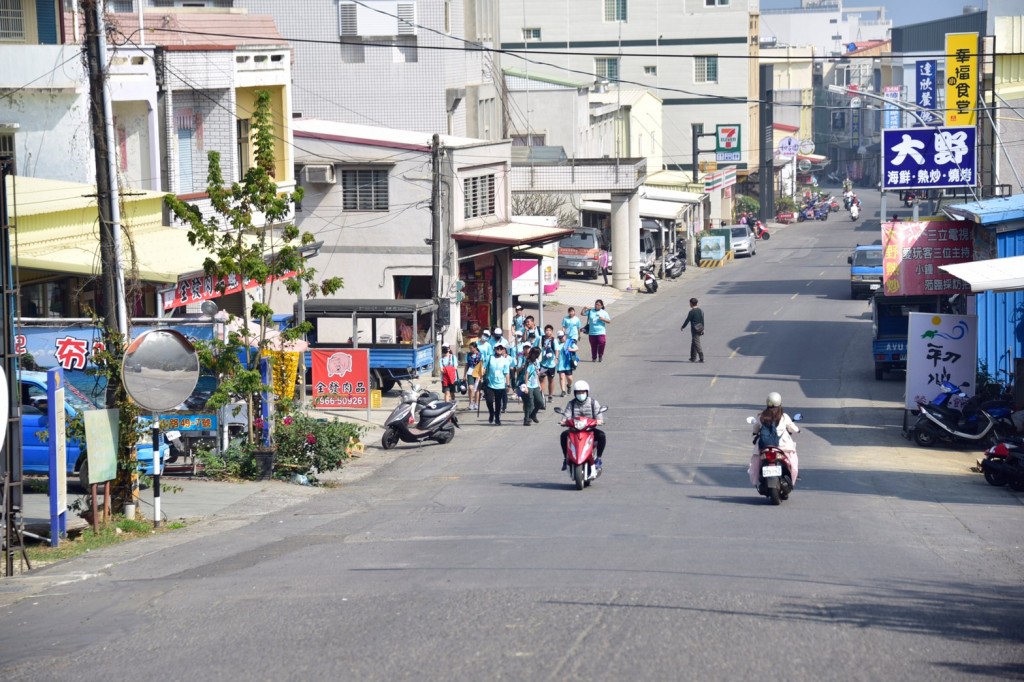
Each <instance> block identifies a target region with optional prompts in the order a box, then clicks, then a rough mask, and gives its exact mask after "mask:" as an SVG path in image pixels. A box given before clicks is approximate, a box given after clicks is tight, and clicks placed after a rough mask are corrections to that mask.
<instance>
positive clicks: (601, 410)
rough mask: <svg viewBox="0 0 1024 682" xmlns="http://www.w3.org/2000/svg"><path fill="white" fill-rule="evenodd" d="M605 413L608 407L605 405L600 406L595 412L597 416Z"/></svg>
mask: <svg viewBox="0 0 1024 682" xmlns="http://www.w3.org/2000/svg"><path fill="white" fill-rule="evenodd" d="M607 411H608V406H607V405H603V406H601V409H600V410H598V411H597V413H598V414H604V413H605V412H607Z"/></svg>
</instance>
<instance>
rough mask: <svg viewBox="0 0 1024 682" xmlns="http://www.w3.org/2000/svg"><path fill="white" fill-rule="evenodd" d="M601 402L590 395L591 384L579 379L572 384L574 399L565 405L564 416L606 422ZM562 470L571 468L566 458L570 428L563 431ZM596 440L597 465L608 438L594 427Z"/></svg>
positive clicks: (599, 422)
mask: <svg viewBox="0 0 1024 682" xmlns="http://www.w3.org/2000/svg"><path fill="white" fill-rule="evenodd" d="M600 412H601V404H600V403H599V402H597V400H596V399H594V398H591V397H590V384H588V383H587V382H586V381H584V380H583V379H577V380H576V382H575V383H573V385H572V400H570V401H569V404H568V405H566V406H565V410H563V416H564V417H566V418H569V419H575V418H576V417H591V418H593V419H596V420H597V423H598V424H604V419H602V418H601V415H600ZM561 440H562V471H565V470H566V469H568V468H569V463H568V462H567V461H566V460H565V457H566V453H567V452H568V450H569V430H568V429H566V430H564V431H562V436H561ZM594 440H595V441H596V443H597V462H596V464H597V466H598V467H600V466H601V455H603V454H604V446H605V443H606V438H605V435H604V431H602V430H601V429H594Z"/></svg>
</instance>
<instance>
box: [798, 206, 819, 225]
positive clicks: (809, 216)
mask: <svg viewBox="0 0 1024 682" xmlns="http://www.w3.org/2000/svg"><path fill="white" fill-rule="evenodd" d="M814 218H815V215H814V205H813V204H811V205H809V206H804V207H803V208H801V209H800V210H799V211H797V214H796V221H797V222H798V223H802V222H804V221H805V220H814Z"/></svg>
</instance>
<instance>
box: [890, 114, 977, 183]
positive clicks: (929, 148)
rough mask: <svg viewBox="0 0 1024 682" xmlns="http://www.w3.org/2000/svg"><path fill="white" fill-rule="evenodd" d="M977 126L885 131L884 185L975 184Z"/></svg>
mask: <svg viewBox="0 0 1024 682" xmlns="http://www.w3.org/2000/svg"><path fill="white" fill-rule="evenodd" d="M976 141H977V129H976V128H974V127H972V126H964V127H952V128H898V129H894V130H883V131H882V189H883V190H886V189H932V188H940V187H973V186H974V185H976V184H977V162H976V155H975V144H976Z"/></svg>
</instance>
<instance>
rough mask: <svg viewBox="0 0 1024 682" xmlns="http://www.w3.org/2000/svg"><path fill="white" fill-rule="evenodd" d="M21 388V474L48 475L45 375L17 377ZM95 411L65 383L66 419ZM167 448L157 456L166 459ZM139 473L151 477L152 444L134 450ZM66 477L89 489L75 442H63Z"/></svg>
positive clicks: (85, 468)
mask: <svg viewBox="0 0 1024 682" xmlns="http://www.w3.org/2000/svg"><path fill="white" fill-rule="evenodd" d="M20 386H21V411H22V416H21V443H22V456H23V459H24V462H23V464H22V472H24V473H26V474H49V473H50V459H49V445H48V441H49V435H48V429H49V423H48V419H47V415H48V414H49V404H48V402H47V395H46V372H29V371H22V372H21V373H20ZM95 409H98V408H97V407H96V405H94V404H93V403H92V401H90V400H89V399H88V398H87V397H86V396H85V394H83V393H82V392H81V391H79V390H78V389H76V388H75V387H74V386H72V385H71V384H69V383H65V384H64V410H65V411H66V413H67V416H68V417H69V418H74V417H77V416H79V415H80V414H81V413H82V412H84V411H86V410H95ZM168 451H169V448H168V446H167V443H166V442H165V443H161V444H160V452H161V455H162V457H163V458H165V459H166V457H167V455H168ZM136 452H137V456H138V460H139V470H140V471H145V472H146V473H148V474H151V473H153V444H152V443H151V442H150V443H145V442H140V443H139V445H138V447H137V450H136ZM65 454H66V460H67V473H68V474H69V475H73V474H78V477H79V480H80V481H81V483H82V486H83V487H88V485H89V467H88V465H87V462H86V458H85V449H83V447H82V443H81V442H79V441H78V440H76V439H73V438H68V439H67V448H66V453H65Z"/></svg>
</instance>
